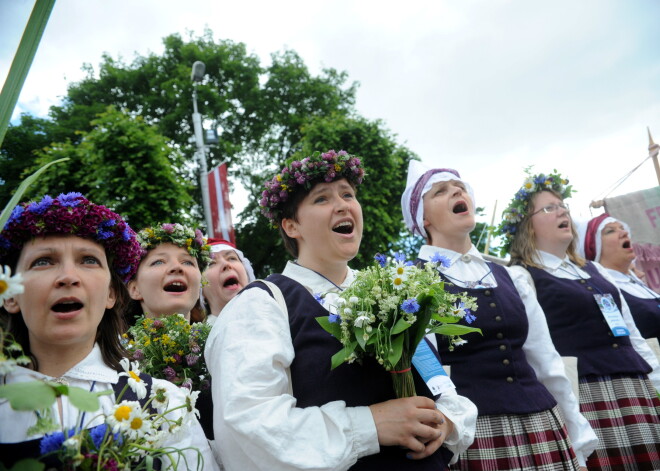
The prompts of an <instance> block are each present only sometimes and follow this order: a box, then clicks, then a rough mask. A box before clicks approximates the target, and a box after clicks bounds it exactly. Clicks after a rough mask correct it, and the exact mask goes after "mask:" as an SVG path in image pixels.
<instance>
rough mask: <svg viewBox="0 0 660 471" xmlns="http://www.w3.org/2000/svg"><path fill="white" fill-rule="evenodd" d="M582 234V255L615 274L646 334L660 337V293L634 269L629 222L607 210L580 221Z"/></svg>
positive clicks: (638, 322) (633, 315)
mask: <svg viewBox="0 0 660 471" xmlns="http://www.w3.org/2000/svg"><path fill="white" fill-rule="evenodd" d="M578 233H579V234H580V240H581V243H580V244H579V247H578V250H579V252H580V255H582V256H584V257H585V258H586V259H587V260H591V261H593V262H597V263H599V264H601V265H602V266H603V267H604V268H605V269H606V270H607V273H609V274H610V275H611V276H612V279H614V281H615V282H616V285H617V286H618V287H619V289H620V290H621V294H622V295H623V298H624V299H625V300H626V303H627V304H628V307H629V308H630V313H631V314H632V317H633V319H634V320H635V325H636V326H637V328H638V329H639V332H640V334H642V337H644V338H645V339H652V338H660V294H658V293H656V292H655V291H653V290H652V289H651V288H649V287H648V286H647V285H646V283H644V281H643V280H642V279H641V278H640V277H639V276H637V274H636V273H635V271H634V270H633V261H634V260H635V252H634V251H633V247H632V241H631V239H630V237H631V235H630V227H629V226H628V224H626V223H625V222H623V221H620V220H618V219H616V218H613V217H612V216H610V215H609V214H608V213H603V214H601V215H600V216H596V217H595V218H593V219H591V220H590V221H589V222H587V223H586V224H579V225H578Z"/></svg>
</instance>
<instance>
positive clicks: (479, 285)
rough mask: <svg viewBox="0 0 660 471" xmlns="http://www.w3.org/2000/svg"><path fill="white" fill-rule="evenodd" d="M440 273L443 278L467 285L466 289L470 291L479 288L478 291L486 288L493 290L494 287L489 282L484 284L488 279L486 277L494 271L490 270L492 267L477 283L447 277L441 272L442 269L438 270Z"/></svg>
mask: <svg viewBox="0 0 660 471" xmlns="http://www.w3.org/2000/svg"><path fill="white" fill-rule="evenodd" d="M438 272H439V273H440V274H441V275H442V276H444V277H446V278H449V279H450V280H452V281H455V282H457V283H463V284H464V285H465V287H466V288H468V289H472V288H477V289H481V288H483V289H485V288H492V287H493V284H492V283H488V282H486V283H483V281H484V279H486V277H487V276H488V275H490V274H491V273H492V270H491V269H490V267H488V271H487V272H486V274H485V275H484V276H482V277H481V278H479V279H478V280H477V281H467V280H460V279H458V278H454V277H453V276H450V275H447V274H446V273H443V272H441V271H440V268H438Z"/></svg>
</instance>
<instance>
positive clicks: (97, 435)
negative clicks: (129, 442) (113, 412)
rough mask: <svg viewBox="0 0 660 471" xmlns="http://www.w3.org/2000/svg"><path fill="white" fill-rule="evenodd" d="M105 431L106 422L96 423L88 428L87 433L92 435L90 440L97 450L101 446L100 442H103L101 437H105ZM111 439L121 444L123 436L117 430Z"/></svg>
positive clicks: (106, 427)
mask: <svg viewBox="0 0 660 471" xmlns="http://www.w3.org/2000/svg"><path fill="white" fill-rule="evenodd" d="M107 431H108V425H107V424H101V425H97V426H96V427H93V428H91V429H89V435H90V436H91V437H92V442H93V443H94V447H95V448H96V449H97V450H98V449H100V448H101V444H102V443H103V439H104V438H105V434H106V432H107ZM112 440H113V441H115V442H117V443H118V444H119V445H121V444H122V442H123V438H122V436H121V434H120V433H119V432H117V433H115V434H114V435H113V436H112Z"/></svg>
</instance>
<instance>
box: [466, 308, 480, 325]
mask: <svg viewBox="0 0 660 471" xmlns="http://www.w3.org/2000/svg"><path fill="white" fill-rule="evenodd" d="M476 320H477V316H475V315H474V314H472V311H470V310H469V309H466V310H465V322H467V323H468V324H472V323H473V322H474V321H476Z"/></svg>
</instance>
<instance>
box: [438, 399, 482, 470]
mask: <svg viewBox="0 0 660 471" xmlns="http://www.w3.org/2000/svg"><path fill="white" fill-rule="evenodd" d="M435 407H436V408H437V409H438V410H439V411H440V412H442V413H443V414H444V415H445V417H447V418H448V419H449V420H451V421H452V423H453V424H454V430H453V431H452V432H451V434H450V435H449V436H448V437H447V438H446V439H445V441H444V442H443V444H442V446H445V447H447V448H448V449H449V451H451V452H452V453H453V454H454V456H453V457H452V459H451V462H450V463H449V464H454V463H456V461H458V455H460V454H461V453H463V452H464V451H465V450H467V449H468V448H469V446H470V445H472V442H473V441H474V432H475V429H476V426H477V406H475V405H474V403H473V402H472V401H471V400H469V399H468V398H467V397H465V396H461V395H459V394H457V393H456V390H455V389H449V390H447V391H445V392H443V393H442V396H440V397H439V398H438V399H437V400H436V401H435Z"/></svg>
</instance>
